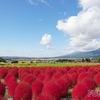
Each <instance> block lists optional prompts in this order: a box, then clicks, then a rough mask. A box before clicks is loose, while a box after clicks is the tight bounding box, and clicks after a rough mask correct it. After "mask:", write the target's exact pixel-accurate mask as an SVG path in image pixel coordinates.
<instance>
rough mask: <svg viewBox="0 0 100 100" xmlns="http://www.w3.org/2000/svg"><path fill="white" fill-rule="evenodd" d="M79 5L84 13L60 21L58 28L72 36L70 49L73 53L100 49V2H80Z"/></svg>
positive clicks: (95, 0) (86, 0) (85, 0)
mask: <svg viewBox="0 0 100 100" xmlns="http://www.w3.org/2000/svg"><path fill="white" fill-rule="evenodd" d="M98 3H99V4H98ZM79 4H80V5H81V6H82V7H83V9H82V11H80V12H79V13H78V14H77V16H71V17H69V18H68V19H65V20H59V21H58V23H57V25H56V27H57V29H58V30H61V31H63V32H64V33H65V34H67V35H70V36H71V38H70V39H69V40H70V47H68V49H70V50H71V51H73V52H74V51H75V50H77V51H87V50H94V49H97V48H100V29H99V28H100V0H93V1H91V0H79ZM72 49H73V50H72Z"/></svg>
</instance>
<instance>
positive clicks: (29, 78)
mask: <svg viewBox="0 0 100 100" xmlns="http://www.w3.org/2000/svg"><path fill="white" fill-rule="evenodd" d="M35 79H36V78H35V77H34V76H33V75H32V74H28V75H26V76H25V77H24V79H23V80H22V81H24V82H27V83H29V84H30V85H31V84H32V82H33V81H34V80H35Z"/></svg>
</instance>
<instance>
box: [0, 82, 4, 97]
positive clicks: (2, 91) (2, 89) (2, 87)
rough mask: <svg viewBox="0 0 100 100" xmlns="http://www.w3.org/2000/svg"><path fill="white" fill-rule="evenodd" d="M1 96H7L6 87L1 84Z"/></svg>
mask: <svg viewBox="0 0 100 100" xmlns="http://www.w3.org/2000/svg"><path fill="white" fill-rule="evenodd" d="M0 95H1V96H3V97H4V95H5V85H4V84H3V83H1V82H0Z"/></svg>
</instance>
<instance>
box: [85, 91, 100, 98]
mask: <svg viewBox="0 0 100 100" xmlns="http://www.w3.org/2000/svg"><path fill="white" fill-rule="evenodd" d="M84 100H100V92H99V91H94V90H90V91H88V94H87V95H86V96H85V97H84Z"/></svg>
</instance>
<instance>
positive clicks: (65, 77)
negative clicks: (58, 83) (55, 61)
mask: <svg viewBox="0 0 100 100" xmlns="http://www.w3.org/2000/svg"><path fill="white" fill-rule="evenodd" d="M61 78H62V79H64V80H65V81H66V82H67V84H68V86H71V85H72V83H73V80H72V78H71V77H70V76H69V75H68V74H64V75H62V76H61Z"/></svg>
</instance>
